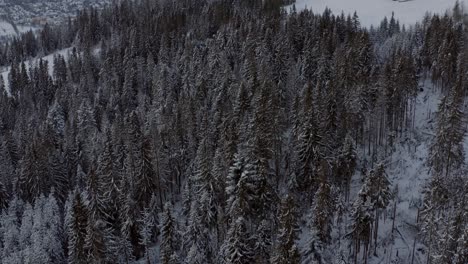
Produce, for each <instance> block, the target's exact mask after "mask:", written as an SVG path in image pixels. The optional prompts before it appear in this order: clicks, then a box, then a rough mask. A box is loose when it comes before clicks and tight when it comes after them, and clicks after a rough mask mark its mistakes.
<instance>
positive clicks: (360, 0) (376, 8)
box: [288, 0, 468, 26]
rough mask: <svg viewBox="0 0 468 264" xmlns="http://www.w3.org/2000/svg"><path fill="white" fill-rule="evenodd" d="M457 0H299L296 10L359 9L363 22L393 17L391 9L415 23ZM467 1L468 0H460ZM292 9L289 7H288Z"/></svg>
mask: <svg viewBox="0 0 468 264" xmlns="http://www.w3.org/2000/svg"><path fill="white" fill-rule="evenodd" d="M455 2H456V0H399V1H394V0H296V3H295V5H296V8H297V10H302V9H304V8H311V9H312V10H313V11H314V12H319V13H321V12H323V10H325V8H326V7H328V8H330V9H331V10H332V12H333V13H334V14H340V13H341V12H342V11H343V12H344V13H345V14H349V13H351V14H352V13H354V11H356V12H357V13H358V16H359V18H360V21H361V24H362V25H363V26H370V25H374V26H375V25H379V24H380V22H381V21H382V19H383V18H384V17H385V16H386V17H391V16H392V12H394V13H395V17H396V18H397V19H398V20H399V21H400V23H402V24H405V25H412V24H414V23H416V22H418V21H421V19H422V18H423V17H424V14H425V13H426V12H430V13H444V12H445V11H447V9H452V8H453V7H454V6H455ZM459 2H460V3H464V4H465V6H466V5H467V4H468V0H459ZM288 9H289V8H288Z"/></svg>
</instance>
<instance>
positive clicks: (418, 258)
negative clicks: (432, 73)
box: [300, 80, 468, 264]
mask: <svg viewBox="0 0 468 264" xmlns="http://www.w3.org/2000/svg"><path fill="white" fill-rule="evenodd" d="M420 87H421V88H422V89H423V90H422V91H421V92H420V93H419V95H418V96H417V98H416V112H415V123H414V129H412V130H411V131H408V132H407V133H406V135H404V136H403V137H402V138H401V139H400V140H399V141H398V142H397V143H396V144H395V149H394V151H393V154H392V155H391V156H390V157H388V158H387V159H386V160H385V161H384V163H385V164H386V172H387V175H388V178H389V180H390V182H391V184H392V190H395V194H396V197H395V198H394V200H392V201H391V202H390V205H389V206H388V207H387V210H386V211H385V213H384V214H382V216H381V219H380V221H379V237H378V246H377V254H376V255H373V254H371V257H370V259H369V262H368V263H369V264H378V263H412V262H411V261H412V260H411V258H412V252H413V248H415V254H414V255H415V257H414V262H413V263H414V264H417V263H420V264H422V263H426V254H425V253H427V249H426V247H425V246H424V245H423V244H422V243H421V242H420V241H419V240H418V239H419V238H418V233H419V231H418V227H417V226H418V222H417V218H418V208H420V207H421V203H422V199H423V194H422V191H423V188H424V186H425V185H426V183H427V182H428V180H429V179H430V174H429V171H428V167H427V165H426V161H427V156H428V152H429V146H430V144H431V142H432V139H433V135H434V132H433V131H434V127H435V122H434V121H435V120H434V116H435V112H436V111H437V107H438V104H439V102H440V99H441V97H442V95H441V94H440V91H439V89H437V88H436V87H434V85H433V84H432V83H431V82H430V81H429V80H427V81H421V82H420ZM467 147H468V145H467ZM358 156H359V157H361V158H364V157H365V158H366V159H368V160H369V159H370V157H369V156H367V154H366V150H365V149H363V148H361V149H359V150H358ZM361 178H362V175H361V173H360V172H357V173H356V174H355V175H354V177H353V179H352V183H351V197H350V201H349V202H350V203H353V201H354V200H355V198H356V196H357V193H358V191H359V189H360V188H361V186H362V179H361ZM394 210H395V215H396V217H395V221H393V212H394ZM350 220H351V219H350V218H349V217H348V218H347V221H345V222H347V223H346V224H345V225H346V226H349V225H350V223H351V222H350ZM393 222H395V223H394V229H393V232H392V226H393ZM343 228H344V227H343ZM348 231H349V230H348ZM303 235H304V234H303ZM305 235H307V234H305ZM335 235H336V234H335ZM338 240H339V239H338V238H334V241H338ZM304 242H305V239H304V238H302V241H300V244H301V245H302V246H305V243H304ZM347 251H348V247H347V245H346V243H345V244H341V245H336V244H335V250H334V252H340V254H341V253H342V252H347ZM372 252H373V249H372ZM361 254H362V252H361ZM360 256H361V255H360ZM340 263H341V262H340Z"/></svg>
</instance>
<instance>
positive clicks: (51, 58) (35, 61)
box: [0, 48, 72, 95]
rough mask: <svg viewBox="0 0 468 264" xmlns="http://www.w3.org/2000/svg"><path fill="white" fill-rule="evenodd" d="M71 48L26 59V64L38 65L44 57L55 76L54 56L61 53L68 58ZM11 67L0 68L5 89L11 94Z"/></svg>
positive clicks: (51, 73)
mask: <svg viewBox="0 0 468 264" xmlns="http://www.w3.org/2000/svg"><path fill="white" fill-rule="evenodd" d="M71 49H72V48H66V49H63V50H59V51H57V52H54V53H52V54H49V55H47V56H44V57H42V58H36V59H33V60H29V61H26V62H25V65H26V66H27V67H29V68H30V67H31V66H33V65H37V64H38V63H39V61H40V59H42V60H43V61H47V63H48V67H49V75H51V76H53V73H54V56H56V55H58V54H60V55H62V56H64V57H65V59H67V58H68V55H69V53H70V51H71ZM10 69H11V67H6V68H4V69H2V70H0V74H1V75H2V77H3V81H4V83H5V90H6V91H7V93H8V94H9V95H11V93H10V87H9V81H8V75H9V74H10Z"/></svg>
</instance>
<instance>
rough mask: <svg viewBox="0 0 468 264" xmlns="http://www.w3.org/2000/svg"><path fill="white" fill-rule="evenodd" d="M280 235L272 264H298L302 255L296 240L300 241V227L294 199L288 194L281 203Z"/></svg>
mask: <svg viewBox="0 0 468 264" xmlns="http://www.w3.org/2000/svg"><path fill="white" fill-rule="evenodd" d="M279 223H280V227H279V234H278V238H277V242H276V248H275V250H274V254H273V258H272V263H278V264H286V263H291V264H298V263H300V257H301V256H300V253H299V249H298V246H297V244H296V240H297V239H298V233H299V225H298V223H297V212H296V206H295V203H294V199H293V197H292V196H291V195H290V194H288V195H286V197H285V198H284V199H283V200H282V202H281V208H280V215H279Z"/></svg>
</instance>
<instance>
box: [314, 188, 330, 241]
mask: <svg viewBox="0 0 468 264" xmlns="http://www.w3.org/2000/svg"><path fill="white" fill-rule="evenodd" d="M334 207H335V204H334V198H333V197H332V192H331V187H330V184H329V183H328V182H327V181H326V179H322V182H321V183H320V185H319V188H318V190H317V192H316V193H315V197H314V205H313V210H312V212H313V214H312V221H311V225H312V228H313V229H314V231H313V232H314V233H315V234H316V235H317V237H318V238H319V239H320V241H321V242H322V243H324V244H326V243H329V242H330V239H331V229H332V221H333V213H334Z"/></svg>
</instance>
